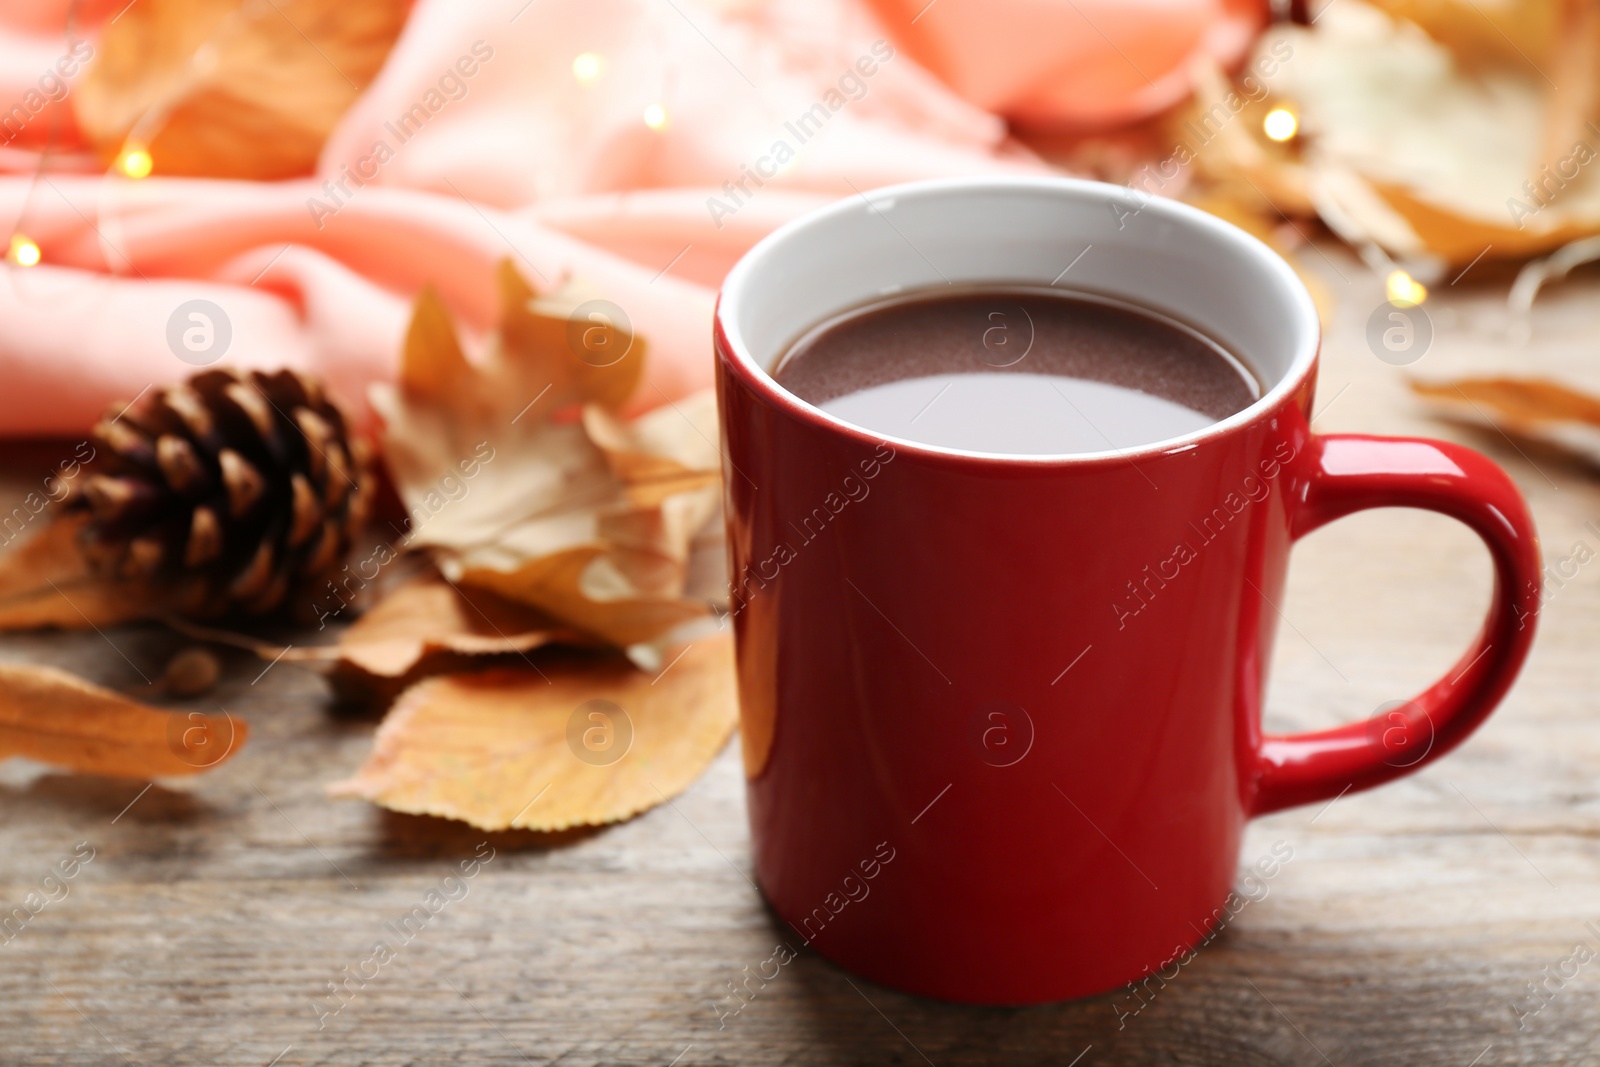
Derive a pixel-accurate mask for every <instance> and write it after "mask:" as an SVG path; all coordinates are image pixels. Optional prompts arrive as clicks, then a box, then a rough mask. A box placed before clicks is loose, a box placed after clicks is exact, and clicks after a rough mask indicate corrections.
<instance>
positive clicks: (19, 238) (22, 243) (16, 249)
mask: <svg viewBox="0 0 1600 1067" xmlns="http://www.w3.org/2000/svg"><path fill="white" fill-rule="evenodd" d="M7 258H8V259H10V260H11V262H13V263H16V264H19V265H20V266H24V267H31V266H33V265H34V264H36V263H38V262H39V246H38V245H36V244H34V243H33V241H32V239H30V238H28V237H25V236H24V235H22V234H20V233H14V234H12V235H11V251H10V253H9V254H8V256H7Z"/></svg>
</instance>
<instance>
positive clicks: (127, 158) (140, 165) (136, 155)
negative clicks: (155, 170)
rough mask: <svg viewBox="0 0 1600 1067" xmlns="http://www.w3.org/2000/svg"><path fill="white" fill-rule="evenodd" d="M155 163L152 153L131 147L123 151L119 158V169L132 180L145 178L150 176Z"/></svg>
mask: <svg viewBox="0 0 1600 1067" xmlns="http://www.w3.org/2000/svg"><path fill="white" fill-rule="evenodd" d="M154 165H155V161H154V160H153V159H151V158H150V153H149V152H148V151H146V150H145V149H143V148H139V147H138V146H135V145H130V146H129V147H127V148H124V149H123V150H122V154H121V155H120V156H118V157H117V169H118V170H120V171H121V172H122V173H124V174H126V175H127V176H128V177H130V178H144V177H148V176H149V174H150V168H151V167H153V166H154Z"/></svg>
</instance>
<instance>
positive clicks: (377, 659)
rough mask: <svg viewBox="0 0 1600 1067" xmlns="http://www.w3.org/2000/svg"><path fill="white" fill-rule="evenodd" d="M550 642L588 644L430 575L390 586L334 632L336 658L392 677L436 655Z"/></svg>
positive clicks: (510, 605)
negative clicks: (341, 629) (357, 616)
mask: <svg viewBox="0 0 1600 1067" xmlns="http://www.w3.org/2000/svg"><path fill="white" fill-rule="evenodd" d="M553 641H561V642H564V643H568V644H574V643H576V644H587V643H588V641H586V640H585V639H584V638H582V637H581V636H580V635H578V634H575V633H572V632H571V631H569V630H564V629H562V628H561V627H559V626H557V625H555V624H554V623H552V622H551V620H550V619H549V618H548V617H546V616H544V615H541V614H539V613H538V612H535V611H531V610H529V609H528V608H527V607H526V606H524V605H522V604H517V603H515V602H511V601H507V600H504V599H502V598H501V597H498V596H496V595H494V594H493V593H489V592H485V591H483V590H474V591H472V592H470V593H468V592H464V591H463V590H461V589H460V588H458V587H456V586H452V585H451V584H450V583H449V582H446V581H445V580H444V579H443V578H440V577H438V576H437V575H422V576H419V577H417V578H414V579H412V580H411V581H409V582H407V583H406V584H404V585H402V586H400V587H399V588H397V589H395V590H394V592H392V593H390V594H389V595H388V596H387V597H385V598H384V599H383V600H382V601H380V602H379V603H378V605H377V606H376V607H374V608H373V609H372V610H371V611H368V612H367V613H366V614H365V615H363V616H361V618H360V619H358V620H356V622H355V624H354V625H352V626H351V627H350V628H349V629H347V630H345V631H344V633H342V634H341V635H339V644H338V655H339V657H340V659H342V660H343V661H344V662H345V663H348V664H350V665H351V666H353V667H357V668H359V669H361V670H363V671H366V672H367V673H369V674H373V675H376V676H378V677H380V678H400V677H402V676H405V675H407V674H410V673H411V672H412V671H414V670H416V669H418V668H419V667H421V666H423V665H425V663H426V661H427V660H428V659H429V658H430V657H431V656H433V655H435V654H437V653H449V652H455V653H461V654H464V655H469V656H483V655H493V654H496V653H504V652H530V651H532V650H533V649H535V648H538V647H539V646H541V645H545V644H549V643H550V642H553Z"/></svg>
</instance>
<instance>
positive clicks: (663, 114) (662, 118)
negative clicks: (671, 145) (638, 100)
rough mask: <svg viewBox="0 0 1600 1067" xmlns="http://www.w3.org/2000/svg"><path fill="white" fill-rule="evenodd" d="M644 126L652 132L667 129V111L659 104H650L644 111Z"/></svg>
mask: <svg viewBox="0 0 1600 1067" xmlns="http://www.w3.org/2000/svg"><path fill="white" fill-rule="evenodd" d="M644 124H645V125H646V126H648V127H650V128H651V129H652V130H664V129H666V128H667V109H666V108H664V107H662V106H661V105H660V104H651V105H650V106H648V107H646V108H645V109H644Z"/></svg>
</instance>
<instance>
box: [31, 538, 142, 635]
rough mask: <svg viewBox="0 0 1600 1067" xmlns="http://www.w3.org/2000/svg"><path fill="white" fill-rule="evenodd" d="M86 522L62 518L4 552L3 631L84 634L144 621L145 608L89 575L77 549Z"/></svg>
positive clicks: (111, 585)
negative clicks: (51, 629) (47, 629)
mask: <svg viewBox="0 0 1600 1067" xmlns="http://www.w3.org/2000/svg"><path fill="white" fill-rule="evenodd" d="M87 521H88V516H87V515H68V516H65V517H63V518H58V519H56V520H55V521H52V522H49V523H48V524H46V525H45V526H44V528H43V529H41V530H40V531H39V532H38V533H36V534H34V535H33V536H32V537H30V538H29V539H28V540H27V541H24V542H23V543H22V544H20V545H18V546H17V547H16V548H13V549H11V550H9V551H7V552H5V553H3V554H0V631H4V630H36V629H42V628H45V627H50V626H54V627H57V628H59V629H62V630H84V629H88V628H90V627H94V626H111V625H114V624H116V623H119V622H129V621H131V620H134V619H139V618H143V617H145V615H146V614H147V612H146V605H144V604H143V603H141V602H140V601H139V600H138V599H136V598H135V597H133V596H132V595H130V594H128V593H125V592H122V591H120V590H119V589H118V587H117V586H115V585H113V584H111V583H109V582H106V581H104V580H102V579H101V578H99V577H97V576H95V575H93V574H91V573H90V572H89V565H88V563H87V562H86V561H85V559H84V556H83V552H82V551H81V550H80V549H79V547H78V538H79V534H80V533H81V531H82V530H83V527H84V524H85V523H86V522H87Z"/></svg>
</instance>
